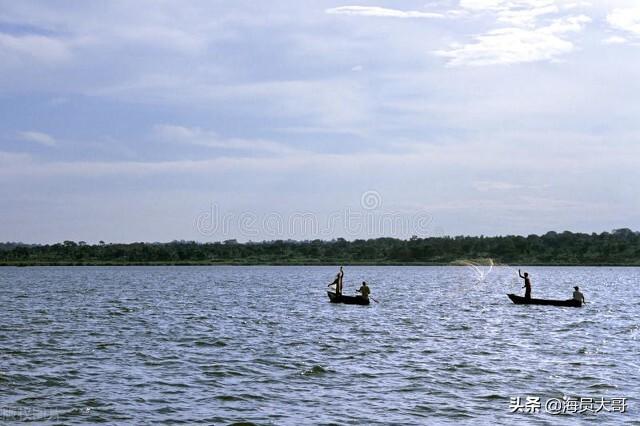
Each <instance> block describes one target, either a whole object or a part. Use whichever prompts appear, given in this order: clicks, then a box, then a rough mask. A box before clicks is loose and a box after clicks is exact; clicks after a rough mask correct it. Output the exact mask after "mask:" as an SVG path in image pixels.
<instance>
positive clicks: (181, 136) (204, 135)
mask: <svg viewBox="0 0 640 426" xmlns="http://www.w3.org/2000/svg"><path fill="white" fill-rule="evenodd" d="M153 130H154V135H155V136H156V137H158V138H160V139H161V140H163V141H166V142H176V143H187V144H191V145H200V146H207V147H210V148H222V149H232V150H241V151H251V152H255V151H259V152H271V153H283V152H288V151H291V149H290V148H288V147H286V146H285V145H282V144H279V143H276V142H272V141H265V140H256V139H252V140H248V139H238V138H232V139H224V138H221V137H220V136H219V135H217V134H216V133H215V132H212V131H206V130H202V129H200V128H198V127H184V126H177V125H173V124H158V125H156V126H154V129H153Z"/></svg>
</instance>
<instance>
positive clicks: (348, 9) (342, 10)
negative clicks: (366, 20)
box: [326, 6, 444, 18]
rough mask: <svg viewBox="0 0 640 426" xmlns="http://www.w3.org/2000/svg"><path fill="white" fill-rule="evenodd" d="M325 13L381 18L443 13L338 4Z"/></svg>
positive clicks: (425, 16)
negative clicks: (338, 5)
mask: <svg viewBox="0 0 640 426" xmlns="http://www.w3.org/2000/svg"><path fill="white" fill-rule="evenodd" d="M326 13H329V14H334V15H358V16H377V17H383V18H444V15H443V14H441V13H433V12H419V11H414V10H409V11H407V10H398V9H387V8H384V7H375V6H340V7H334V8H331V9H327V10H326Z"/></svg>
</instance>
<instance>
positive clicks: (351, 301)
mask: <svg viewBox="0 0 640 426" xmlns="http://www.w3.org/2000/svg"><path fill="white" fill-rule="evenodd" d="M327 295H328V296H329V301H330V302H331V303H344V304H346V305H368V304H369V299H365V298H363V297H362V296H345V295H343V294H341V295H337V294H335V293H333V292H331V291H328V292H327Z"/></svg>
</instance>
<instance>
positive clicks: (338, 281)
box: [327, 266, 344, 296]
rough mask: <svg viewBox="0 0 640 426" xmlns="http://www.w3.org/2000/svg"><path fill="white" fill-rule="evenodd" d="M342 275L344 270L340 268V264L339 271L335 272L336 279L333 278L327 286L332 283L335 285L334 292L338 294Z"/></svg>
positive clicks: (340, 292)
mask: <svg viewBox="0 0 640 426" xmlns="http://www.w3.org/2000/svg"><path fill="white" fill-rule="evenodd" d="M342 277H344V271H343V270H342V266H341V267H340V271H339V272H338V273H337V274H336V279H335V280H333V282H332V283H331V284H329V285H328V286H327V287H331V286H332V285H335V286H336V290H335V293H336V294H337V295H338V296H339V295H341V294H342Z"/></svg>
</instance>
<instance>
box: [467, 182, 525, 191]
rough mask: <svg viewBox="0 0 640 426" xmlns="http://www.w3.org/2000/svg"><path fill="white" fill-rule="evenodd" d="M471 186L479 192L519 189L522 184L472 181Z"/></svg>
mask: <svg viewBox="0 0 640 426" xmlns="http://www.w3.org/2000/svg"><path fill="white" fill-rule="evenodd" d="M473 187H474V188H475V189H477V190H478V191H481V192H486V191H509V190H512V189H520V188H522V185H518V184H515V183H510V182H501V181H477V182H473Z"/></svg>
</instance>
